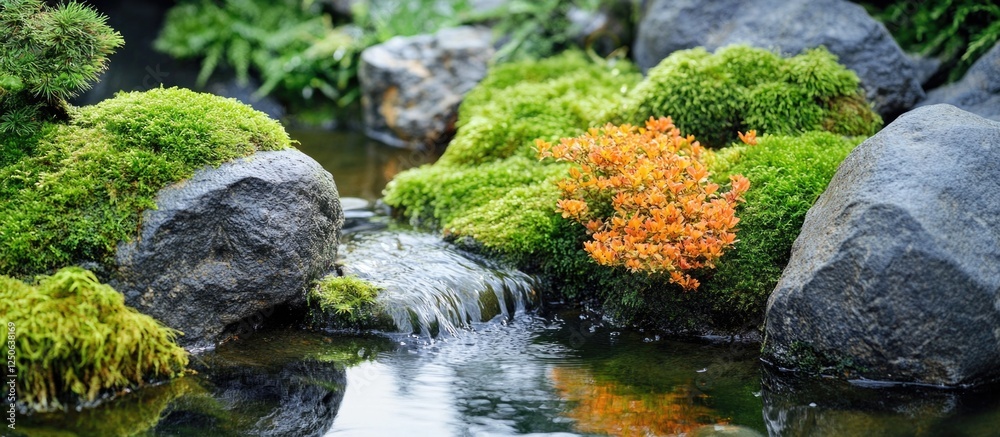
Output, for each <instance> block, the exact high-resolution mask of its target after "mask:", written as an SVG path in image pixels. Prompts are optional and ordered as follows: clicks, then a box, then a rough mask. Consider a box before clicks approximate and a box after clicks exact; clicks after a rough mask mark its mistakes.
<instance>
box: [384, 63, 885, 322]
mask: <svg viewBox="0 0 1000 437" xmlns="http://www.w3.org/2000/svg"><path fill="white" fill-rule="evenodd" d="M720 52H721V53H720V54H717V55H709V54H708V53H706V52H704V51H700V50H691V51H686V52H682V53H680V54H679V55H676V57H672V58H668V60H667V61H664V62H665V63H666V65H668V66H669V65H673V64H678V65H683V66H684V67H683V68H682V69H679V70H677V71H683V72H684V75H672V74H651V77H650V78H649V79H646V80H645V81H643V82H640V83H638V85H636V84H637V76H635V73H634V70H632V68H631V67H630V66H628V65H621V64H619V65H617V66H609V65H606V64H599V63H592V62H591V61H589V60H587V59H586V58H585V57H584V56H582V55H580V54H579V53H575V52H568V53H566V54H563V55H560V56H558V57H555V58H550V59H547V60H543V61H525V62H515V63H510V64H504V65H500V66H497V67H495V68H493V69H492V70H491V71H490V73H489V74H488V76H487V78H486V79H485V80H484V81H483V82H481V83H480V85H479V86H478V87H477V88H476V89H474V90H473V91H472V92H471V93H470V94H469V95H468V96H467V98H466V100H465V101H464V102H463V104H462V107H461V108H460V110H459V121H458V126H459V130H458V133H457V135H456V137H455V139H454V140H453V142H452V144H451V145H450V146H449V148H448V149H447V150H446V152H445V154H444V156H443V157H442V158H441V160H439V161H438V162H437V163H436V164H434V165H429V166H424V167H420V168H418V169H414V170H410V171H407V172H404V173H402V174H400V175H398V176H397V178H396V179H395V180H393V181H392V182H390V184H389V186H388V187H387V189H386V192H385V201H386V203H388V204H389V205H391V206H393V207H395V208H396V209H397V212H399V213H400V214H402V215H404V216H406V217H408V218H409V219H410V221H411V222H412V223H414V224H422V225H425V226H437V227H440V228H441V229H443V230H444V232H445V234H446V235H447V236H448V237H449V238H450V239H452V240H453V241H455V242H457V243H459V244H462V245H464V246H466V247H468V248H472V249H475V250H479V251H483V252H487V253H491V254H494V255H499V256H502V257H503V258H505V259H507V260H508V261H511V262H513V263H515V264H516V265H518V266H519V267H521V268H522V269H525V270H527V271H531V272H535V273H538V274H541V275H542V276H544V277H546V278H548V279H549V281H550V282H549V283H550V284H552V286H553V288H554V289H555V290H556V291H557V292H559V293H560V294H561V295H563V296H565V297H567V298H570V299H574V300H577V301H588V300H589V301H594V302H597V303H599V304H601V305H602V306H603V308H604V309H605V310H607V311H608V312H609V313H610V314H611V315H612V316H614V317H616V318H617V319H618V320H619V321H621V322H624V323H637V324H648V325H650V326H656V327H668V328H671V329H674V330H677V331H686V330H697V331H700V332H705V331H706V330H721V331H746V330H754V329H757V328H758V327H759V326H760V323H761V322H762V320H763V309H764V305H765V303H766V299H767V296H768V295H769V293H770V291H771V289H772V288H773V287H774V285H775V284H776V282H777V279H778V277H779V276H780V273H781V270H782V268H783V267H784V265H785V263H787V261H788V256H789V255H790V249H791V244H792V241H793V240H794V238H795V237H796V236H797V235H798V230H799V228H800V227H801V225H802V221H803V219H804V216H805V213H806V211H807V210H808V209H809V207H810V206H811V205H812V204H813V202H814V201H815V199H816V198H817V197H818V196H819V194H820V193H821V192H822V191H823V190H824V189H825V187H826V184H827V183H828V182H829V180H830V178H832V176H833V173H834V172H835V170H836V168H837V166H838V165H839V163H840V162H841V161H842V160H843V159H844V157H845V156H846V155H847V153H848V152H849V151H850V150H851V149H853V147H854V146H856V145H857V144H858V143H859V142H860V140H861V138H860V137H859V138H854V139H848V138H844V137H842V136H840V135H838V134H843V133H854V132H856V131H860V132H861V133H871V132H873V131H874V130H875V129H876V128H877V127H878V126H879V125H880V123H881V120H879V119H878V116H877V115H875V114H874V113H873V112H872V111H871V110H870V107H869V105H868V104H867V103H866V102H864V100H855V99H861V95H860V94H858V93H857V91H858V88H857V79H856V77H855V76H854V75H853V74H852V73H850V72H849V71H847V70H846V69H844V68H842V67H839V66H836V65H835V64H833V66H831V64H830V63H831V62H833V61H832V59H833V58H832V56H831V55H829V54H828V53H826V52H825V51H822V50H817V51H812V52H809V53H807V54H805V55H802V56H799V57H796V58H791V59H787V60H786V59H782V58H780V57H778V56H776V55H774V54H772V53H770V52H767V51H762V50H756V49H750V48H747V47H733V48H728V49H723V50H720ZM723 61H724V62H723ZM706 66H709V67H712V68H707V67H706ZM661 67H662V69H661V70H660V73H663V72H667V70H669V68H668V67H664V66H662V65H661ZM774 69H776V70H777V73H776V72H775V71H772V70H774ZM758 70H759V71H758ZM668 73H669V72H668ZM782 75H783V76H782ZM717 76H718V77H722V78H723V79H726V80H730V82H727V83H729V84H730V85H732V89H715V88H713V89H715V90H717V91H718V92H719V93H721V94H724V95H725V96H727V97H726V98H728V99H737V97H736V96H737V94H739V92H743V93H746V94H747V95H751V96H756V98H758V100H755V102H757V103H760V101H763V100H764V97H761V96H763V95H764V94H767V93H769V92H774V96H773V97H774V98H777V97H778V96H779V95H781V93H779V92H777V91H775V90H777V89H785V88H787V89H792V90H794V92H795V93H798V94H794V93H793V95H799V96H800V97H802V99H801V100H802V101H800V102H797V103H788V102H786V103H781V104H779V105H778V107H776V108H770V110H768V109H767V108H763V107H759V108H758V107H755V106H753V105H749V104H748V106H747V108H749V109H747V108H744V109H742V111H743V112H740V111H741V110H736V111H737V112H736V113H739V114H743V115H742V116H741V118H740V119H739V120H738V122H733V121H731V120H728V119H725V120H723V121H724V122H719V123H721V124H718V123H717V124H710V123H705V124H699V126H701V127H702V128H703V129H706V131H705V132H708V134H707V135H709V136H710V137H711V136H714V137H716V138H719V139H720V140H719V141H722V140H726V139H728V138H729V137H730V135H732V137H733V138H735V137H736V136H737V135H736V130H737V129H743V128H745V127H747V126H748V123H751V122H753V123H757V125H756V126H757V127H758V128H759V129H767V130H772V131H778V132H783V131H788V132H789V133H788V134H785V135H774V134H768V135H762V136H761V137H760V138H759V140H758V141H759V145H756V146H746V145H741V146H733V147H729V148H725V149H721V150H719V151H717V152H715V153H712V154H710V156H708V157H707V158H706V161H707V162H708V164H709V168H710V170H711V171H712V172H713V176H712V177H713V179H714V181H715V182H716V183H719V184H720V185H722V188H721V189H722V190H726V189H728V188H727V187H726V186H727V185H728V183H729V182H728V181H729V176H730V175H732V174H743V175H744V176H746V177H747V178H748V179H749V180H750V190H749V191H748V192H747V193H746V194H745V198H746V203H745V204H743V205H741V206H740V207H739V208H738V210H737V214H736V215H737V216H738V217H740V219H741V221H740V223H739V224H738V225H737V228H738V229H739V231H738V232H737V238H738V239H739V242H737V243H736V246H735V248H734V249H732V250H731V251H730V252H728V253H727V254H726V255H725V256H723V257H722V258H721V259H720V260H719V261H717V263H716V264H717V269H715V270H709V269H701V270H698V271H694V272H692V276H694V277H695V278H697V279H698V280H699V281H700V282H701V284H702V285H701V287H700V289H699V290H698V291H694V292H687V293H685V292H682V291H681V290H680V288H679V287H677V286H675V285H672V284H669V282H668V280H667V278H664V277H662V276H661V275H646V274H632V273H629V272H628V271H627V270H626V269H624V268H606V267H601V266H598V265H597V264H596V263H594V262H593V260H592V259H591V258H590V256H589V255H588V254H587V252H585V251H584V248H583V242H584V241H585V240H587V239H588V235H587V233H586V230H585V229H584V227H583V226H581V225H579V224H576V223H572V222H570V221H568V220H566V219H564V218H562V217H561V216H560V215H558V214H557V213H556V212H555V210H556V202H557V201H558V199H559V196H560V192H559V189H558V187H557V186H556V185H555V182H556V181H558V180H560V179H565V177H566V174H567V169H568V168H569V164H566V163H553V162H552V161H551V160H546V161H542V162H539V161H538V160H537V159H536V158H535V156H536V154H537V152H536V149H535V144H534V140H535V139H536V138H542V139H544V140H546V141H550V142H553V141H557V140H558V139H559V138H564V137H571V136H577V135H579V134H580V133H581V132H583V130H584V129H585V128H587V127H589V126H598V125H602V124H604V122H605V121H607V120H614V119H616V118H623V117H624V116H623V115H622V114H623V113H626V114H630V115H631V116H636V117H638V115H636V114H638V113H640V112H641V111H653V109H652V108H654V107H661V106H665V105H661V103H662V102H660V101H656V102H654V101H653V100H654V99H652V97H651V96H652V94H651V93H652V92H653V90H654V89H661V88H662V89H674V90H684V89H686V88H685V87H692V85H691V84H703V83H705V84H711V83H712V81H713V80H716V79H717ZM754 76H759V77H763V78H767V77H772V78H774V77H780V78H782V79H781V80H775V81H772V82H769V83H763V82H762V83H760V84H758V85H759V86H757V87H746V86H744V87H743V88H739V87H738V86H736V85H735V84H736V83H737V82H735V81H734V80H731V79H732V78H734V77H754ZM808 78H813V79H810V80H807V79H808ZM685 84H686V85H685ZM706 86H710V85H706ZM658 95H659V94H658ZM714 96H715V95H714V94H712V93H703V94H699V95H698V96H696V97H691V98H692V99H693V100H692V102H694V101H697V102H701V103H702V105H703V106H704V107H708V108H713V104H712V103H711V102H710V101H709V100H706V99H714V98H716V97H714ZM829 96H839V97H829ZM738 98H740V99H743V98H744V97H743V96H739V97H738ZM699 99H700V100H699ZM668 100H669V99H664V100H663V101H668ZM722 101H723V102H725V99H723V100H722ZM637 102H645V103H642V104H641V105H639V104H637ZM817 102H819V103H817ZM823 102H832V103H830V104H829V105H824V104H821V103H823ZM727 104H728V103H727ZM782 105H785V106H782ZM703 106H698V107H692V106H691V105H690V104H688V105H685V106H683V107H682V108H681V109H684V110H688V111H697V110H698V109H701V108H702V107H703ZM845 107H846V108H850V109H848V110H843V109H844V108H845ZM637 108H646V109H637ZM692 108H693V109H692ZM800 110H801V112H800ZM855 110H857V111H858V112H852V111H855ZM810 111H812V112H810ZM710 113H711V111H709V112H708V113H706V114H708V115H704V114H703V115H702V116H701V118H700V119H698V118H697V117H692V116H691V115H689V113H685V112H676V113H670V112H667V113H658V115H671V116H673V117H674V118H675V120H676V119H689V120H692V119H694V120H695V122H697V123H702V122H703V121H706V120H710V117H711V114H710ZM810 114H812V115H810ZM649 115H651V114H646V115H644V116H645V117H647V118H648V116H649ZM720 117H721V116H720ZM809 117H812V118H809ZM720 120H721V118H720ZM748 120H749V121H748ZM754 120H759V121H754ZM803 120H805V121H803ZM813 122H815V124H811V123H813ZM720 126H721V127H720ZM749 126H750V127H754V126H753V125H749ZM824 129H825V130H826V131H824ZM684 133H686V132H684ZM696 139H698V140H701V138H696ZM722 144H729V143H728V142H726V143H722Z"/></svg>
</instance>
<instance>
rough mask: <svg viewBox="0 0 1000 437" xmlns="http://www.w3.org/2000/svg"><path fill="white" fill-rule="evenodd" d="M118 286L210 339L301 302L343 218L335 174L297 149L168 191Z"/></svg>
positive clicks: (123, 250) (198, 344)
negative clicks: (332, 174)
mask: <svg viewBox="0 0 1000 437" xmlns="http://www.w3.org/2000/svg"><path fill="white" fill-rule="evenodd" d="M156 204H157V209H155V210H149V211H146V212H145V213H144V214H143V217H142V228H141V230H140V234H139V237H138V238H136V239H135V240H134V241H131V242H128V243H123V244H122V245H120V246H119V248H118V253H117V264H118V269H117V271H116V272H115V273H116V275H115V276H116V278H115V280H114V281H112V285H113V286H114V287H115V289H117V290H118V291H120V292H122V293H123V294H124V295H125V299H126V302H127V303H128V305H130V306H132V307H134V308H136V309H138V310H139V311H141V312H143V313H145V314H148V315H150V316H153V317H154V318H156V319H158V320H160V321H161V322H163V323H165V324H167V325H168V326H170V327H172V328H175V329H178V330H180V331H182V332H184V336H182V337H180V338H179V342H180V343H181V345H183V346H185V347H187V348H189V349H197V348H202V347H211V346H213V345H214V344H216V343H217V342H218V341H220V340H222V339H223V334H224V332H226V330H227V327H228V328H229V330H230V331H232V329H233V328H237V329H242V327H241V322H242V323H244V324H245V323H246V322H245V321H246V320H253V321H254V322H260V321H261V319H263V318H264V317H266V316H269V315H270V314H271V312H272V311H273V310H274V308H275V307H276V306H279V305H284V304H290V305H296V304H299V303H301V302H303V301H304V297H305V293H304V290H305V289H306V287H307V286H308V285H309V284H310V282H311V281H312V280H313V279H315V278H316V277H318V276H319V275H321V274H323V273H326V272H328V271H329V269H330V268H331V265H332V263H333V260H334V258H335V257H336V251H337V242H338V239H339V237H340V232H341V227H342V226H343V223H344V216H343V212H342V211H341V208H340V201H339V198H338V194H337V187H336V185H335V184H334V182H333V177H332V176H331V175H330V173H328V172H327V171H325V170H324V169H323V167H321V166H320V165H319V164H318V163H317V162H316V161H314V160H313V159H312V158H310V157H308V156H306V155H305V154H303V153H302V152H299V151H297V150H283V151H275V152H260V153H257V154H255V155H253V156H251V157H249V158H245V159H239V160H234V161H231V162H228V163H225V164H223V165H222V166H220V167H218V168H207V169H203V170H200V171H198V172H197V173H195V175H194V176H193V177H191V178H190V179H188V180H185V181H182V182H179V183H177V184H175V185H173V186H170V187H167V188H165V189H163V190H161V191H160V192H159V193H158V195H157V198H156Z"/></svg>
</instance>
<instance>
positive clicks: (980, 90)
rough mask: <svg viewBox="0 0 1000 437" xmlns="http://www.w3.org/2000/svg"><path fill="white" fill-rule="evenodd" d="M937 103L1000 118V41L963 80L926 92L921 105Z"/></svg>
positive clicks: (987, 116) (994, 118)
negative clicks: (925, 98) (925, 97)
mask: <svg viewBox="0 0 1000 437" xmlns="http://www.w3.org/2000/svg"><path fill="white" fill-rule="evenodd" d="M938 103H947V104H951V105H955V106H957V107H959V108H961V109H964V110H966V111H969V112H972V113H974V114H978V115H979V116H981V117H986V118H989V119H991V120H997V121H1000V43H998V44H997V45H995V46H993V49H991V50H990V51H989V52H986V54H985V55H983V57H981V58H979V60H978V61H976V63H975V64H973V65H972V67H971V68H969V71H968V72H966V73H965V76H963V77H962V80H959V81H958V82H955V83H953V84H950V85H945V86H943V87H941V88H937V89H935V90H933V91H931V92H929V93H927V100H925V101H923V102H922V103H921V105H922V106H923V105H935V104H938Z"/></svg>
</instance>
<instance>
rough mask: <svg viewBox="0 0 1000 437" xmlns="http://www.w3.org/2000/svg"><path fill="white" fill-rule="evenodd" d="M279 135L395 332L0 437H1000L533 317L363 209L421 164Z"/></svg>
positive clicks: (663, 342) (742, 365)
mask: <svg viewBox="0 0 1000 437" xmlns="http://www.w3.org/2000/svg"><path fill="white" fill-rule="evenodd" d="M293 136H294V137H295V138H297V139H299V140H300V141H301V142H302V147H301V148H302V149H303V150H304V151H306V153H309V154H310V155H312V156H314V157H316V158H317V160H319V161H320V162H321V163H322V164H324V165H325V166H326V167H327V169H329V170H330V171H331V173H333V174H334V177H335V179H336V180H337V183H338V187H339V189H340V191H341V194H342V195H345V196H351V197H355V199H346V200H345V204H349V205H353V206H351V207H350V208H351V210H350V211H348V216H350V217H352V221H351V226H350V227H349V228H348V235H346V236H345V238H344V242H343V244H342V247H341V248H340V255H341V257H342V259H341V263H343V269H344V270H345V271H346V272H348V273H351V274H355V275H358V276H362V277H365V278H368V279H369V280H371V281H372V282H375V283H377V284H378V285H380V286H382V287H384V288H385V289H386V292H385V293H384V294H383V295H382V296H381V297H380V299H381V303H382V305H383V307H384V308H385V311H386V313H388V314H389V315H390V316H391V319H392V320H393V324H394V325H395V329H389V330H386V332H374V333H358V332H347V331H336V330H331V329H326V328H324V327H323V326H312V328H311V329H306V328H305V327H303V326H300V325H297V326H277V327H272V328H269V329H267V330H264V331H262V332H258V333H256V334H254V335H252V336H249V337H244V338H241V339H240V340H238V341H233V342H229V343H226V344H223V345H221V346H220V347H218V348H217V349H216V350H214V351H212V352H209V353H205V354H202V355H200V356H198V357H195V358H194V359H193V360H192V367H193V368H194V369H195V370H196V371H197V374H193V375H190V376H187V377H184V378H179V379H176V380H173V381H170V382H167V383H163V384H159V385H156V386H153V387H149V388H145V389H142V390H139V391H137V392H134V393H129V394H123V395H121V396H118V397H117V398H115V399H112V400H108V401H106V402H104V403H102V404H101V405H100V406H99V407H97V408H92V409H86V410H83V411H73V412H69V413H62V414H50V415H34V416H30V417H24V418H20V420H19V421H18V429H17V431H16V433H10V431H9V430H0V435H27V436H72V435H81V436H116V435H152V436H205V435H210V436H243V435H267V436H504V435H535V436H543V435H544V436H568V435H598V436H603V435H634V436H663V435H687V436H707V435H717V436H757V435H789V436H812V435H821V436H853V435H859V436H862V435H863V436H867V435H888V436H897V435H898V436H909V435H927V436H936V435H948V436H951V435H958V436H989V435H1000V396H998V395H997V393H996V391H995V389H992V390H991V389H983V390H978V391H954V390H937V389H931V388H906V387H880V386H876V385H871V384H869V385H865V386H859V385H851V384H848V383H845V382H842V381H837V380H815V379H800V378H796V377H794V376H790V375H785V374H781V373H776V372H775V371H772V370H769V369H767V368H764V367H762V366H761V364H760V362H759V360H758V350H759V345H756V344H740V343H725V342H719V341H707V340H697V339H691V340H684V341H681V340H677V339H667V338H663V337H660V336H659V335H657V334H656V333H653V332H642V331H636V330H628V329H620V328H616V327H614V326H613V325H611V324H610V323H608V322H607V321H605V320H603V319H602V318H601V317H599V316H597V315H594V314H591V313H587V312H581V311H578V310H574V309H571V308H565V307H560V306H558V305H555V304H552V303H550V302H547V301H546V299H545V296H544V295H542V294H541V293H539V290H540V288H541V287H540V284H538V283H537V282H536V281H535V280H534V279H533V278H531V277H529V276H527V275H525V274H523V273H521V272H518V271H517V270H514V269H511V268H508V267H505V266H503V265H499V264H497V263H495V262H492V261H490V260H485V259H482V258H480V257H477V256H475V255H472V254H468V253H465V252H463V251H461V250H459V249H457V248H455V247H454V246H452V245H450V244H448V243H445V242H443V241H442V240H441V239H440V238H438V237H437V236H436V235H433V234H428V233H423V232H419V231H415V230H412V229H408V228H405V227H400V226H399V225H393V224H391V223H390V220H389V219H388V218H387V217H385V216H383V215H381V214H379V213H377V212H376V208H375V207H374V206H373V205H374V201H375V200H376V199H377V198H378V197H379V196H380V192H381V187H382V186H384V184H385V181H386V180H388V179H389V178H391V177H392V175H394V174H395V173H396V172H398V171H400V170H402V169H405V168H407V167H410V166H414V165H418V164H421V163H423V162H426V161H427V160H429V159H432V157H427V156H425V155H422V154H419V153H417V154H415V153H413V152H409V151H401V150H395V149H390V148H388V147H386V146H383V145H380V144H377V143H373V142H370V141H368V140H365V139H363V137H360V136H355V135H343V134H339V133H329V134H322V133H315V132H312V133H302V132H297V133H293Z"/></svg>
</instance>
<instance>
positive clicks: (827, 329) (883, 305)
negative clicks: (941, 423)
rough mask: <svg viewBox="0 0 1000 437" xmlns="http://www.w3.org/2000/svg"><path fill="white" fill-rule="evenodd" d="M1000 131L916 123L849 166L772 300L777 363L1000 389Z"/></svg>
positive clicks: (944, 117) (769, 351)
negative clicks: (993, 383) (993, 385)
mask: <svg viewBox="0 0 1000 437" xmlns="http://www.w3.org/2000/svg"><path fill="white" fill-rule="evenodd" d="M998 163H1000V122H996V121H991V120H987V119H984V118H982V117H979V116H977V115H975V114H972V113H969V112H966V111H962V110H960V109H957V108H955V107H954V106H951V105H933V106H926V107H922V108H918V109H915V110H913V111H911V112H909V113H907V114H904V115H903V116H901V117H899V118H898V119H897V120H896V121H894V122H893V123H891V124H890V125H889V126H887V127H886V128H885V129H883V130H882V131H881V132H879V133H878V134H876V135H875V136H873V137H871V138H869V139H868V140H867V141H865V142H864V143H862V144H861V145H860V146H858V148H857V149H855V150H854V151H853V152H851V154H850V155H849V156H848V157H847V159H846V160H845V161H844V162H843V163H842V164H841V166H840V168H839V169H838V171H837V173H836V175H835V176H834V177H833V180H832V181H831V182H830V185H829V187H828V188H827V190H826V192H824V193H823V194H822V195H821V196H820V198H819V200H817V202H816V204H815V205H813V207H812V208H811V209H810V210H809V212H808V214H807V215H806V218H805V222H804V224H803V225H802V232H801V234H800V235H799V237H798V238H797V239H796V240H795V244H794V245H793V246H792V254H791V259H790V260H789V263H788V266H787V267H786V269H785V271H784V273H783V274H782V277H781V279H780V281H779V282H778V285H777V287H776V288H775V290H774V292H773V294H772V295H771V297H770V299H769V300H768V305H767V315H766V333H765V334H766V340H765V345H764V349H765V351H764V353H765V357H766V358H767V359H769V360H773V361H775V362H777V363H779V364H781V365H785V366H790V367H806V366H814V367H815V366H818V367H824V366H833V367H842V368H853V369H855V370H857V371H859V373H860V375H861V376H863V377H866V378H871V379H877V380H888V381H901V382H917V383H926V384H936V385H948V386H958V385H970V384H979V383H985V382H990V381H993V380H996V379H998V378H1000V367H998V366H997V363H998V362H1000V165H998Z"/></svg>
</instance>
